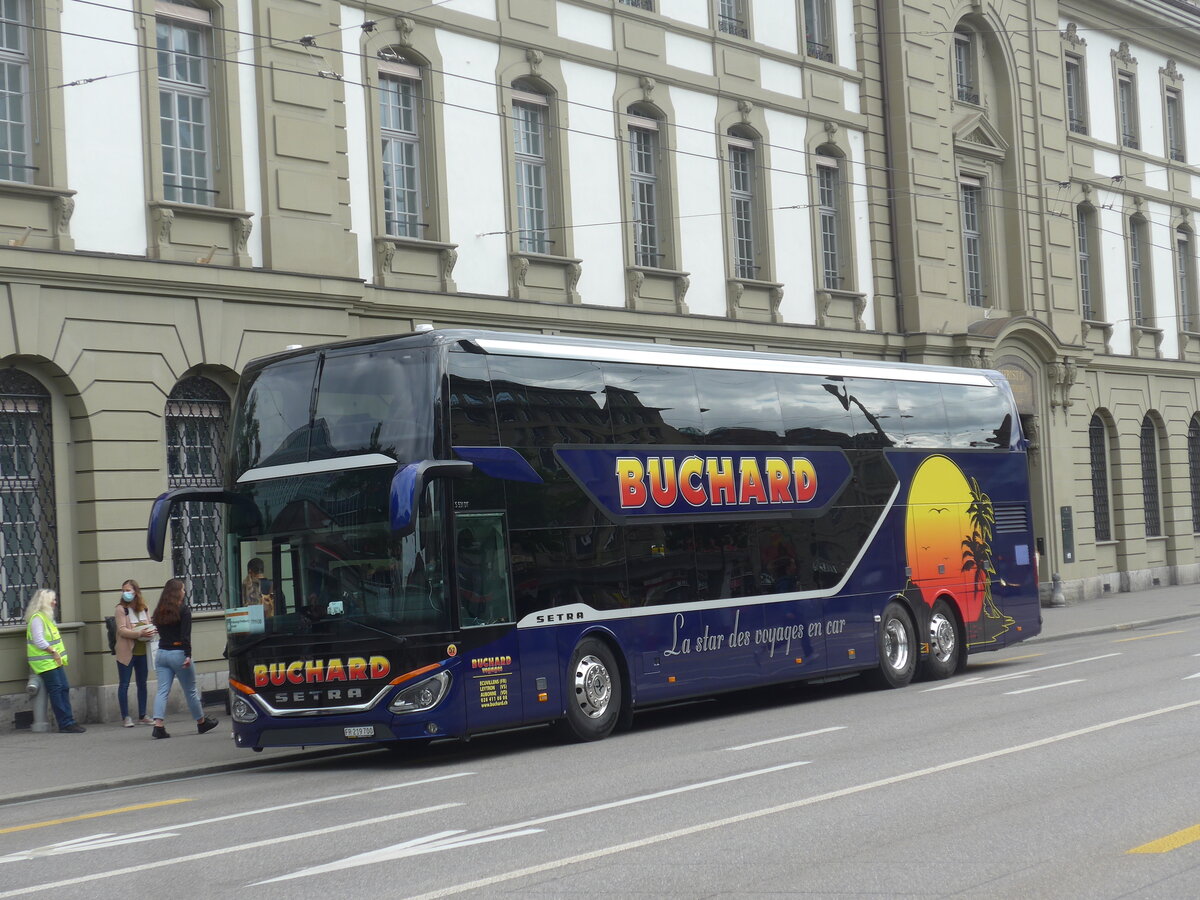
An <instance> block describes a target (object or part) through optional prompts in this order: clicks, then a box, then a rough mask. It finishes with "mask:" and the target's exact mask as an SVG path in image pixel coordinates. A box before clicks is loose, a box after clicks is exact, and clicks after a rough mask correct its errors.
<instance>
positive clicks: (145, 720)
mask: <svg viewBox="0 0 1200 900" xmlns="http://www.w3.org/2000/svg"><path fill="white" fill-rule="evenodd" d="M138 724H139V725H153V724H154V720H153V719H152V718H150V717H149V716H142V717H141V718H140V719H138Z"/></svg>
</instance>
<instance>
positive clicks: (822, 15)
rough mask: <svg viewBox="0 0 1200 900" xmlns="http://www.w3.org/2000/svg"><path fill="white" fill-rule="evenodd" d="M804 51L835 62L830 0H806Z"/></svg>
mask: <svg viewBox="0 0 1200 900" xmlns="http://www.w3.org/2000/svg"><path fill="white" fill-rule="evenodd" d="M804 52H805V53H806V54H807V55H808V56H811V57H812V58H813V59H823V60H825V62H833V19H832V16H831V15H830V13H829V0H804Z"/></svg>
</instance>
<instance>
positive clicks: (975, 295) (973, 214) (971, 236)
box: [959, 184, 984, 306]
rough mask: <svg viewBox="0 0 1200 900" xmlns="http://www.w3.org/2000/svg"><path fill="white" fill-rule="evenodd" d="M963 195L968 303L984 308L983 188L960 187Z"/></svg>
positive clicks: (964, 255)
mask: <svg viewBox="0 0 1200 900" xmlns="http://www.w3.org/2000/svg"><path fill="white" fill-rule="evenodd" d="M959 187H960V188H961V193H962V229H963V262H964V265H965V270H966V278H967V282H966V287H967V303H969V304H970V305H971V306H983V300H984V297H983V215H982V212H983V210H982V206H983V188H982V187H981V186H980V185H978V184H962V185H959Z"/></svg>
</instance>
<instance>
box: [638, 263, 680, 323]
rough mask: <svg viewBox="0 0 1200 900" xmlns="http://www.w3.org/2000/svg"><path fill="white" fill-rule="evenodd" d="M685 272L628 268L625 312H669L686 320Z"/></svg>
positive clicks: (642, 267) (639, 267)
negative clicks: (630, 310) (684, 317)
mask: <svg viewBox="0 0 1200 900" xmlns="http://www.w3.org/2000/svg"><path fill="white" fill-rule="evenodd" d="M689 274H690V273H688V272H677V271H675V270H673V269H658V268H654V267H651V266H629V267H627V268H626V269H625V287H626V292H625V308H626V309H633V310H638V311H639V312H669V313H677V314H678V315H682V316H686V315H687V314H688V306H687V304H686V303H685V302H684V297H686V296H687V292H688V287H690V286H691V283H692V282H691V279H690V278H689V277H688V276H689Z"/></svg>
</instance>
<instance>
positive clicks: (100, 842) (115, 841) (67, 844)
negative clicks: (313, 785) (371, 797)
mask: <svg viewBox="0 0 1200 900" xmlns="http://www.w3.org/2000/svg"><path fill="white" fill-rule="evenodd" d="M474 774H475V773H474V772H455V773H453V774H451V775H437V776H435V777H433V778H421V779H418V780H417V781H405V782H401V783H400V784H385V785H381V786H380V787H373V788H366V789H365V790H361V791H348V792H347V793H345V794H330V795H329V796H327V797H313V798H312V799H310V800H297V801H296V802H294V803H281V804H280V805H278V806H264V807H261V808H260V809H247V810H244V811H243V812H236V813H230V814H229V815H226V816H214V817H212V818H210V819H193V820H192V821H189V822H181V823H179V824H177V825H162V826H160V827H158V828H148V829H146V830H145V831H134V832H131V833H129V834H117V833H113V832H104V833H102V834H97V835H92V836H91V837H89V838H77V839H75V840H73V841H60V842H59V843H57V844H48V845H46V846H44V847H35V848H33V849H32V850H24V851H19V852H17V853H10V854H8V855H6V856H0V863H7V862H18V861H19V860H23V859H33V858H34V857H38V856H58V855H60V854H63V853H81V852H83V851H85V850H101V849H104V848H107V847H111V846H116V845H119V844H122V843H124V842H127V841H144V840H154V839H156V838H164V837H175V833H176V832H179V831H182V830H183V829H185V828H195V827H196V826H197V825H212V824H213V823H214V822H228V821H229V820H231V819H241V818H244V817H246V816H259V815H263V814H264V813H274V812H280V811H282V810H285V809H295V808H296V807H298V806H312V805H313V804H314V803H328V802H330V801H332V800H348V799H350V798H351V797H362V796H364V795H366V794H377V793H379V792H380V791H397V790H400V789H401V788H407V787H416V786H418V785H422V784H433V783H434V782H438V781H449V780H451V779H453V778H464V777H466V776H468V775H474ZM87 842H92V843H87Z"/></svg>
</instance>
